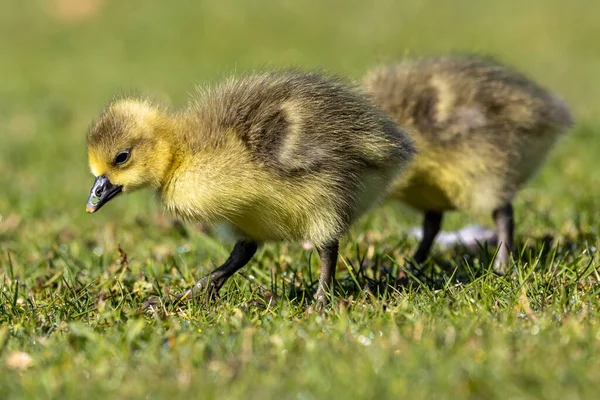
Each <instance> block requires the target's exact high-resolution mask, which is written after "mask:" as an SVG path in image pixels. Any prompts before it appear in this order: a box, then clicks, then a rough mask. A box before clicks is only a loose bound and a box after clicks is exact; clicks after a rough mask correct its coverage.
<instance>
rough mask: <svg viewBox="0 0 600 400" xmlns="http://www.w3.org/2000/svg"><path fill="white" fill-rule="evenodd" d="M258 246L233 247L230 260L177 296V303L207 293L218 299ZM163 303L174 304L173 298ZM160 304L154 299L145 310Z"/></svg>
mask: <svg viewBox="0 0 600 400" xmlns="http://www.w3.org/2000/svg"><path fill="white" fill-rule="evenodd" d="M257 248H258V245H257V244H256V243H254V242H252V241H239V242H237V243H236V244H235V246H234V247H233V250H232V251H231V254H230V255H229V258H227V260H226V261H225V262H224V263H223V265H221V266H220V267H219V268H217V269H215V270H214V271H213V272H211V273H210V274H209V275H207V276H205V277H204V278H202V279H200V280H199V281H198V283H196V284H195V285H194V286H193V287H192V288H191V289H188V290H186V291H185V292H184V293H182V294H178V295H177V296H175V302H179V301H188V300H192V299H197V298H199V297H200V296H201V295H202V294H204V293H206V294H207V295H208V297H216V296H217V294H218V292H219V289H221V287H222V286H223V284H224V283H225V282H226V281H227V279H229V278H230V277H231V276H232V275H233V274H235V273H236V272H237V271H238V270H239V269H240V268H242V267H243V266H244V265H246V264H247V263H248V261H250V259H251V258H252V256H253V255H254V253H256V249H257ZM163 302H165V303H170V302H173V298H168V297H167V298H165V299H163ZM159 304H160V299H158V298H152V299H149V300H147V301H146V302H144V304H143V305H142V308H143V309H144V310H148V309H153V308H154V307H156V306H158V305H159Z"/></svg>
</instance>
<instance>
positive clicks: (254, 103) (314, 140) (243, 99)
mask: <svg viewBox="0 0 600 400" xmlns="http://www.w3.org/2000/svg"><path fill="white" fill-rule="evenodd" d="M87 150H88V159H89V165H90V169H91V172H92V173H93V175H94V176H95V177H96V180H95V183H94V185H93V187H92V189H91V192H90V196H89V199H88V202H87V207H86V210H87V212H89V213H93V212H96V211H98V210H99V209H100V208H101V207H102V206H103V205H104V204H106V203H107V202H108V201H109V200H111V199H113V198H114V197H115V196H117V195H118V194H119V193H122V192H123V193H126V192H131V191H134V190H136V189H140V188H144V187H148V188H152V189H154V190H156V191H157V193H158V198H159V199H160V202H161V203H162V205H163V206H164V208H165V209H166V210H167V211H168V212H170V213H172V214H173V215H175V216H176V217H178V218H182V219H185V220H191V221H199V222H202V223H207V224H216V223H223V224H225V225H226V226H227V227H228V228H230V231H231V232H232V233H233V234H234V235H235V237H236V238H237V242H236V244H235V246H234V248H233V251H232V252H231V254H230V256H229V258H228V259H227V260H226V261H225V263H223V264H222V265H221V266H220V267H218V268H217V269H215V270H214V271H213V272H212V273H210V274H209V275H207V276H206V277H204V278H202V279H201V280H200V281H199V282H197V283H196V284H195V285H194V286H193V287H192V288H191V289H189V290H187V291H186V292H185V293H183V294H181V295H179V296H178V298H179V299H180V300H184V299H185V300H187V299H193V298H197V297H198V296H199V295H200V294H201V293H206V292H208V293H210V294H212V295H217V294H218V291H219V289H220V288H221V287H222V286H223V284H224V283H225V282H226V280H227V279H228V278H229V277H231V276H232V275H233V274H234V273H235V272H236V271H238V270H239V269H240V268H242V267H243V266H244V265H246V263H248V262H249V261H250V259H251V258H252V257H253V255H254V253H255V252H256V250H257V247H258V246H259V245H260V244H261V243H263V242H270V241H310V242H311V243H313V244H314V246H315V247H316V249H317V252H318V254H319V257H320V259H321V272H320V277H319V284H318V290H317V293H316V298H317V305H318V306H320V307H322V306H324V305H326V304H327V293H328V292H327V291H328V289H329V288H330V285H331V283H332V281H333V278H334V275H335V267H336V263H337V256H338V241H339V239H340V237H342V235H343V234H344V233H345V232H346V231H347V230H348V228H349V227H350V225H351V224H352V223H353V222H354V221H355V220H356V219H357V218H358V217H360V216H361V215H362V214H363V213H365V212H366V211H367V210H368V209H369V208H370V207H371V206H373V205H374V203H376V202H377V201H378V200H379V199H380V198H381V197H382V196H384V195H385V193H386V190H387V188H388V186H389V184H391V182H392V181H393V179H394V178H395V177H396V176H397V175H398V174H399V173H400V172H401V170H402V169H403V167H404V166H405V165H407V163H408V161H409V160H410V159H411V158H412V156H413V153H414V148H413V144H412V141H411V140H410V139H409V138H408V136H407V135H406V134H405V133H404V132H403V131H402V130H401V129H400V128H398V126H397V125H396V124H395V123H394V122H392V121H391V120H390V119H389V118H388V117H386V116H385V114H384V113H382V112H381V111H378V109H377V108H376V107H375V106H374V105H372V103H371V101H370V100H369V99H368V98H367V97H366V96H365V95H364V94H361V93H360V91H359V90H357V89H356V88H352V87H349V86H347V85H346V84H345V83H344V82H343V81H342V80H341V79H339V78H333V77H326V76H323V75H322V74H320V73H317V72H303V71H298V70H280V71H274V72H259V73H255V74H250V75H247V76H244V77H238V78H231V79H229V80H227V81H226V82H224V83H222V84H220V85H218V86H216V87H214V88H209V89H205V90H199V91H198V94H197V95H195V96H194V97H193V99H192V101H191V102H190V105H189V106H188V107H187V109H185V110H184V111H181V112H179V113H175V112H172V111H169V110H167V109H165V108H162V107H160V106H157V105H155V104H153V103H151V102H150V101H148V100H145V99H140V98H128V97H125V98H119V99H116V100H114V101H112V102H111V103H109V104H108V105H107V107H106V108H105V109H104V111H103V112H102V114H101V115H100V116H99V117H98V119H97V120H96V121H95V122H94V123H93V124H92V125H91V127H90V129H89V132H88V136H87ZM154 303H155V302H154ZM152 304H153V303H152V302H150V303H148V305H152Z"/></svg>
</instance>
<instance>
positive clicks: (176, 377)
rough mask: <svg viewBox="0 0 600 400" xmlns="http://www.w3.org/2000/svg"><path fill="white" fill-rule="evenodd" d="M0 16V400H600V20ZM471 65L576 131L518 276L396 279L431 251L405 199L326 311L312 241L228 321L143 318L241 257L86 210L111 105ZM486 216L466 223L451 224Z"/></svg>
mask: <svg viewBox="0 0 600 400" xmlns="http://www.w3.org/2000/svg"><path fill="white" fill-rule="evenodd" d="M78 3H80V4H84V5H85V4H87V5H89V7H90V8H89V9H88V10H87V13H88V14H87V15H86V14H85V13H86V9H85V7H83V9H82V10H83V11H81V12H80V13H79V14H78V13H77V12H76V11H77V7H76V4H78ZM3 6H4V7H3V12H2V13H0V54H2V56H1V57H0V76H3V77H4V79H3V83H2V85H0V127H2V128H0V132H1V133H0V134H1V140H0V142H1V145H0V285H1V289H0V371H1V373H0V398H3V399H11V398H35V399H39V398H62V399H71V398H84V397H85V398H90V399H91V398H108V397H117V398H122V399H127V398H147V399H154V398H166V397H172V398H179V397H181V398H183V397H190V396H192V398H194V397H201V398H217V397H219V398H228V399H229V398H231V399H235V398H261V399H263V398H286V399H287V398H290V399H291V398H294V399H298V400H305V399H306V400H308V399H317V398H326V397H329V398H347V399H353V398H377V399H379V398H401V397H409V396H410V397H411V398H415V399H419V398H432V397H435V398H458V397H472V398H519V399H525V398H547V399H559V398H560V399H565V398H569V399H577V398H591V397H595V396H596V393H597V390H598V383H597V382H599V381H600V372H599V371H600V359H599V358H598V357H597V354H598V352H599V351H600V323H599V321H600V318H599V317H600V314H599V313H600V311H599V310H598V303H599V301H598V294H599V292H600V286H599V285H598V279H599V277H598V270H597V268H598V266H599V265H600V263H599V259H598V255H597V247H598V245H599V243H598V242H599V237H598V228H599V224H600V221H599V218H598V212H597V210H598V209H600V200H598V199H599V198H600V196H599V195H598V194H599V192H598V187H599V184H600V168H597V160H596V158H597V154H599V152H600V139H599V136H598V134H597V133H598V130H600V120H599V119H598V116H597V114H596V113H597V110H598V106H599V105H600V79H598V78H597V71H598V68H599V67H600V55H599V54H598V53H597V52H595V51H594V49H595V47H594V46H595V43H596V38H597V37H598V36H599V35H600V25H598V24H597V18H596V16H597V15H598V13H599V12H600V6H599V5H598V4H596V3H594V2H591V1H586V0H575V1H571V2H569V3H568V4H567V3H564V2H559V1H558V0H534V1H530V2H517V1H514V0H510V1H506V2H502V3H500V2H497V3H491V2H479V3H477V4H475V3H474V2H469V1H466V0H459V1H454V2H432V1H414V0H411V1H406V2H394V1H391V0H389V1H380V2H377V3H376V4H374V3H372V2H359V1H353V0H352V1H344V2H342V1H328V2H323V1H312V0H311V1H308V2H292V1H283V2H278V3H275V2H273V3H269V2H257V1H238V2H234V1H222V2H208V1H205V2H184V1H176V2H171V3H167V2H159V1H141V0H132V1H128V2H116V1H115V2H108V1H101V0H95V1H91V0H88V1H86V2H83V1H80V2H74V1H67V0H61V1H58V0H48V1H41V0H37V1H30V2H19V1H16V0H7V1H5V2H4V3H3ZM94 7H99V8H97V9H95V8H94ZM457 49H462V50H476V51H487V52H491V53H493V54H496V55H497V56H499V57H500V58H501V59H503V60H505V61H507V62H509V63H511V64H513V65H515V66H517V67H518V68H519V69H521V70H523V71H525V72H526V73H528V74H529V75H531V76H533V77H535V78H536V80H538V81H540V82H541V83H543V84H544V85H546V86H548V87H550V88H552V89H553V90H556V91H557V92H559V93H561V94H562V95H564V97H565V98H566V99H567V100H568V102H569V103H570V104H571V105H572V107H573V109H574V110H575V113H576V115H577V119H578V124H577V127H576V128H575V129H574V130H573V132H572V133H571V134H570V136H569V137H568V138H566V139H565V140H564V141H563V142H562V143H561V144H560V146H558V147H557V149H556V151H555V152H554V153H553V154H552V156H551V157H550V158H549V160H548V163H547V165H546V166H545V168H544V169H543V170H542V171H541V173H540V174H539V176H538V177H537V178H536V179H535V180H534V181H533V182H531V184H530V185H529V186H528V187H527V188H526V189H525V190H523V191H522V193H521V194H520V196H519V198H518V200H517V202H516V213H517V217H518V245H519V249H520V251H521V255H520V257H519V259H518V261H517V263H516V265H515V272H514V273H513V274H512V275H508V276H505V277H497V276H495V275H493V274H489V273H487V271H488V268H489V259H490V256H491V254H490V253H489V252H485V251H482V252H480V254H465V253H462V252H460V251H441V250H440V249H437V250H436V251H435V253H434V262H432V264H431V265H430V270H431V272H432V277H433V278H434V280H433V282H432V283H429V282H428V284H422V285H419V284H417V285H413V286H412V287H409V288H403V287H398V286H396V285H394V284H393V282H392V281H391V280H390V279H389V271H390V270H394V269H397V268H401V267H402V259H403V257H404V256H406V255H409V254H410V253H411V252H412V251H413V249H414V246H415V242H414V240H412V239H410V238H408V237H407V235H406V231H407V230H408V229H409V228H411V227H413V226H415V225H417V224H418V223H419V218H418V216H416V215H412V214H409V213H407V212H406V210H404V209H402V208H400V207H398V206H396V205H388V206H385V207H382V208H381V209H379V210H376V211H375V212H373V213H372V214H371V215H369V216H367V217H366V218H364V219H363V220H362V221H360V223H359V224H357V226H355V227H354V229H353V230H352V232H351V233H350V234H349V235H348V237H347V238H346V239H345V240H344V242H343V243H342V246H341V256H342V257H341V258H342V260H341V261H340V263H339V268H338V275H337V276H338V280H339V282H340V289H339V291H338V293H337V294H336V297H335V299H334V301H333V303H332V306H331V308H330V309H329V310H328V311H327V312H326V313H324V314H320V313H317V312H314V311H313V310H312V308H311V302H310V296H311V295H312V293H313V292H314V289H315V284H316V274H317V268H318V262H317V257H316V255H315V254H314V253H313V254H311V253H310V252H307V251H304V250H302V249H301V247H300V245H299V244H295V243H293V244H269V245H267V246H265V247H263V248H262V249H261V250H260V251H259V252H258V254H257V255H256V257H255V258H254V260H253V262H252V263H251V264H250V265H248V266H247V267H246V268H245V269H244V270H243V272H244V274H243V276H242V275H238V276H236V277H235V278H234V279H232V280H231V282H229V283H228V284H227V285H226V286H225V287H224V289H223V292H222V298H221V300H220V301H218V302H216V303H213V304H210V305H204V304H200V303H199V304H190V305H186V306H184V307H182V308H180V309H168V310H167V313H166V315H163V316H161V317H152V316H148V315H145V314H142V313H140V312H139V311H138V308H139V305H140V304H141V303H142V302H143V301H144V300H146V299H147V298H148V297H149V296H152V295H155V294H156V293H166V292H170V293H176V292H178V291H180V290H181V289H182V288H185V287H187V286H189V285H191V284H192V283H193V282H194V281H195V280H196V279H198V278H200V277H201V276H203V275H204V274H206V273H207V272H208V271H210V270H211V269H212V268H214V267H215V266H216V265H218V264H219V263H220V262H222V261H223V260H224V259H225V258H226V256H227V253H228V251H229V249H230V246H231V243H228V242H222V241H221V240H220V239H219V238H218V236H217V235H216V234H214V233H213V232H210V231H209V232H205V231H204V230H202V229H196V227H193V226H190V227H187V229H186V230H185V231H182V230H181V229H177V227H175V226H173V225H172V224H171V222H170V220H169V219H168V218H167V217H165V216H162V215H161V213H160V211H159V209H158V207H157V206H156V204H154V202H153V201H152V199H151V196H150V195H149V194H148V193H143V192H142V193H137V194H134V195H131V196H128V197H126V198H122V199H119V200H116V201H114V202H111V204H110V205H109V206H107V207H105V208H103V209H102V211H101V212H100V213H99V214H97V215H94V216H89V215H86V214H85V212H84V203H85V200H86V197H87V193H88V190H89V187H90V185H91V183H92V177H91V175H90V174H89V172H88V171H87V166H86V155H85V148H84V137H85V131H86V128H87V125H88V124H89V122H90V121H91V119H92V118H93V116H94V115H96V113H97V112H98V111H99V109H100V108H101V106H102V105H103V103H104V102H106V100H107V99H108V98H109V97H110V96H111V95H112V94H114V93H116V92H119V91H121V90H129V89H138V90H140V91H143V92H147V93H150V94H151V95H153V96H154V97H157V98H159V99H162V100H164V101H165V102H167V103H170V104H173V105H174V106H179V105H182V104H184V103H185V101H186V98H187V93H189V92H190V91H191V90H192V87H193V85H194V84H195V83H201V82H206V81H213V80H217V79H219V78H220V77H222V76H225V75H227V74H229V73H231V72H232V71H234V70H246V69H249V68H254V67H258V66H262V65H265V64H266V65H274V66H280V65H281V66H283V65H289V64H297V65H301V66H305V67H315V66H318V67H323V68H326V69H327V70H330V71H333V72H337V73H343V74H347V75H349V76H351V77H355V78H357V77H359V76H360V75H361V74H362V73H363V72H364V71H365V69H366V68H368V67H369V66H370V65H372V64H374V63H377V62H381V61H387V60H393V59H396V58H398V57H400V56H402V55H405V54H409V55H410V54H423V53H425V54H428V53H436V52H441V51H449V50H457ZM468 222H472V219H470V218H469V217H467V216H465V215H460V214H453V215H450V216H449V218H448V219H447V221H446V225H445V228H447V229H455V228H458V227H460V226H462V225H464V224H466V223H468ZM480 222H483V223H489V222H488V221H487V220H486V219H483V220H481V221H480ZM271 293H274V294H275V295H276V297H275V299H274V300H273V301H270V294H271Z"/></svg>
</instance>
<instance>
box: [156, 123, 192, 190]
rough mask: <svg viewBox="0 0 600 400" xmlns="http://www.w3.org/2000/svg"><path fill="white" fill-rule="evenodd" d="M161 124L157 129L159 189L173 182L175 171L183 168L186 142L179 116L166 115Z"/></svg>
mask: <svg viewBox="0 0 600 400" xmlns="http://www.w3.org/2000/svg"><path fill="white" fill-rule="evenodd" d="M160 120H161V121H160V124H159V125H158V127H157V128H156V131H155V132H156V138H157V143H156V154H159V155H160V157H161V160H160V162H159V163H158V164H159V166H160V173H159V177H158V179H157V182H156V183H157V185H156V186H157V187H156V188H157V189H161V188H164V187H165V186H167V185H168V184H169V182H170V181H171V180H172V178H173V176H174V174H175V171H177V169H178V168H179V167H180V166H181V164H182V162H183V160H184V157H185V152H186V151H185V146H184V145H185V141H184V140H183V137H182V136H183V127H182V124H181V121H180V119H179V118H178V116H177V115H173V114H169V113H164V114H162V115H161V116H160Z"/></svg>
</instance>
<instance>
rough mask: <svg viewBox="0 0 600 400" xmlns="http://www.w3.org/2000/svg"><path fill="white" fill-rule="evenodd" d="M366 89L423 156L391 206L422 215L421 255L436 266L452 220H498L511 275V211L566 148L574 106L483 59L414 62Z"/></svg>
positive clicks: (369, 78) (371, 77) (366, 83)
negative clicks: (457, 214) (455, 214)
mask: <svg viewBox="0 0 600 400" xmlns="http://www.w3.org/2000/svg"><path fill="white" fill-rule="evenodd" d="M363 88H364V89H365V90H366V92H367V93H368V94H369V95H371V96H372V97H373V99H374V102H375V103H376V104H377V105H378V106H380V107H381V108H382V109H383V110H384V111H385V112H386V113H387V114H388V115H389V116H390V117H392V118H393V119H394V120H395V121H396V122H397V123H398V124H399V125H400V126H402V127H403V128H405V129H406V130H407V132H408V134H409V136H410V137H411V138H412V139H413V141H414V142H415V147H416V149H417V155H416V157H415V158H414V160H413V161H412V162H411V163H410V165H409V167H408V169H407V170H406V171H405V173H403V174H402V176H400V177H399V178H398V179H397V180H396V181H395V182H394V184H393V187H392V189H391V191H390V194H389V197H390V198H392V199H397V200H400V201H401V202H404V203H405V204H407V205H409V206H411V207H413V208H415V209H417V210H421V211H423V213H424V215H425V217H424V222H423V238H422V240H421V242H420V244H419V247H418V249H417V251H416V252H415V254H414V259H415V261H416V262H418V263H422V262H424V261H425V260H426V259H427V256H428V254H429V251H430V249H431V246H432V244H433V242H434V240H435V237H436V235H437V234H438V232H439V230H440V227H441V222H442V215H443V213H444V212H445V211H450V210H463V211H467V212H470V213H473V214H482V213H485V214H487V215H490V214H491V215H492V217H493V219H494V221H495V224H496V230H497V234H498V241H499V245H500V249H499V251H498V255H497V258H496V260H495V264H494V266H495V269H496V271H497V272H499V273H504V272H506V270H507V266H508V263H509V259H510V252H511V250H512V248H513V230H514V216H513V208H512V202H513V199H514V197H515V195H516V193H517V191H518V190H519V189H520V188H521V187H522V186H523V184H524V183H525V182H526V181H527V180H528V179H530V178H531V177H532V175H533V174H534V173H535V172H536V170H537V169H538V168H539V166H540V165H541V164H542V162H543V161H544V159H545V157H546V155H547V154H548V152H549V151H550V150H551V148H552V146H553V145H554V143H555V142H556V140H557V138H558V137H559V136H561V135H562V134H563V133H565V132H566V131H567V130H568V128H570V127H571V125H572V117H571V113H570V111H569V109H568V107H567V105H566V104H565V103H564V102H563V101H562V100H561V99H560V98H558V97H557V96H555V95H553V94H552V93H550V92H548V91H547V90H545V89H544V88H542V87H540V86H539V85H537V84H536V83H534V82H532V81H531V80H529V79H527V78H526V77H524V76H523V75H522V74H520V73H518V72H516V71H514V70H513V69H511V68H509V67H507V66H504V65H502V64H500V63H498V62H496V61H494V60H492V59H489V58H484V57H480V56H475V55H447V56H441V57H437V58H423V59H417V60H409V61H404V62H401V63H398V64H396V65H390V66H383V67H378V68H375V69H373V70H372V71H370V72H368V73H367V74H366V76H365V78H364V80H363Z"/></svg>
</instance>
